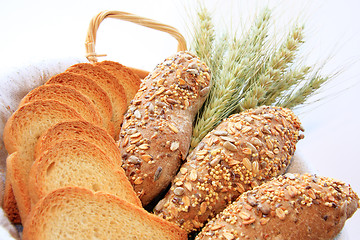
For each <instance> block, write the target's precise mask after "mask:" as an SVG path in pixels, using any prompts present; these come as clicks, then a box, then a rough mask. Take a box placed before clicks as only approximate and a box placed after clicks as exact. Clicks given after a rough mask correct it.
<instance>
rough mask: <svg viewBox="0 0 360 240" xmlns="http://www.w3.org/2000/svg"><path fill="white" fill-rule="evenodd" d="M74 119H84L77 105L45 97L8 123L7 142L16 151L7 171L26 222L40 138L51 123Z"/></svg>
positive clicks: (28, 106) (25, 106)
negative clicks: (29, 183) (29, 186)
mask: <svg viewBox="0 0 360 240" xmlns="http://www.w3.org/2000/svg"><path fill="white" fill-rule="evenodd" d="M70 119H73V120H84V119H83V118H82V117H81V116H80V114H78V113H77V112H76V111H75V110H74V109H73V108H71V107H69V106H67V105H65V104H63V103H60V102H59V101H55V100H41V101H34V102H30V103H28V104H25V105H23V106H21V107H20V108H19V109H17V110H16V111H15V113H14V114H13V115H12V116H11V117H10V118H9V119H8V121H7V123H6V125H5V128H4V134H3V140H4V144H5V147H6V150H7V151H8V153H9V154H14V157H13V158H12V160H11V161H9V162H10V163H11V164H10V166H11V167H9V168H7V174H9V177H10V178H11V181H10V182H11V185H12V188H13V192H14V195H15V199H16V202H17V205H18V209H19V212H20V216H21V220H22V222H24V219H25V218H26V216H27V214H28V212H29V211H30V208H31V204H30V198H29V194H28V189H27V177H28V173H29V171H30V168H31V164H32V163H33V161H34V148H35V145H36V142H37V140H38V137H39V136H40V135H41V134H42V133H43V132H44V131H46V130H47V129H48V128H49V127H50V126H51V125H53V124H56V123H58V122H61V121H65V120H70ZM15 156H16V157H15Z"/></svg>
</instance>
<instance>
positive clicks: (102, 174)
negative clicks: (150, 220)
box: [29, 139, 141, 207]
mask: <svg viewBox="0 0 360 240" xmlns="http://www.w3.org/2000/svg"><path fill="white" fill-rule="evenodd" d="M66 186H78V187H84V188H88V189H92V190H93V191H96V192H97V191H102V192H107V193H111V194H114V195H116V196H118V197H120V198H121V199H124V200H126V201H128V202H130V203H132V204H135V205H137V206H139V207H140V206H141V202H140V199H139V198H138V197H137V196H136V194H135V191H134V190H133V188H132V186H131V184H130V181H129V180H128V179H127V177H126V175H125V172H124V170H123V169H122V168H121V164H120V163H119V161H118V159H112V158H110V157H109V156H108V155H107V154H106V153H105V152H104V151H103V150H101V149H100V148H99V147H97V146H96V145H94V144H92V143H90V142H88V141H84V140H79V139H72V140H63V141H61V142H58V143H57V144H56V145H54V146H53V147H52V148H49V149H48V150H47V151H45V152H44V153H43V154H41V155H40V156H39V157H38V158H37V159H36V160H35V162H34V163H33V165H32V167H31V170H30V173H29V192H30V197H31V200H32V203H33V204H35V203H37V202H38V201H39V199H40V198H42V197H44V196H45V195H46V194H48V193H49V192H51V191H53V190H55V189H57V188H62V187H66Z"/></svg>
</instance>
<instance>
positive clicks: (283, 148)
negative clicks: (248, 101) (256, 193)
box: [154, 106, 302, 232]
mask: <svg viewBox="0 0 360 240" xmlns="http://www.w3.org/2000/svg"><path fill="white" fill-rule="evenodd" d="M300 129H301V126H300V122H299V120H298V118H297V117H296V116H295V115H294V114H293V112H292V111H290V110H288V109H283V108H279V107H266V106H263V107H259V108H257V109H252V110H248V111H245V112H242V113H240V114H234V115H232V116H231V117H229V118H227V119H225V120H223V121H222V123H220V124H219V125H218V126H217V127H216V128H215V129H214V130H213V131H211V132H210V133H209V134H207V135H206V136H205V137H204V139H203V140H202V141H201V142H200V143H199V145H198V146H197V147H196V148H195V149H194V150H193V151H192V152H191V153H190V154H189V156H188V157H187V161H186V162H185V163H184V164H183V165H182V166H181V168H180V171H179V173H178V174H177V176H176V177H175V178H174V181H173V183H172V186H171V188H170V190H169V192H168V193H167V194H166V196H165V197H164V199H162V200H161V201H160V202H159V203H158V204H157V206H156V207H155V209H154V212H155V213H156V214H157V215H159V216H162V217H163V218H165V219H167V220H169V221H171V222H175V223H177V224H178V225H180V226H181V227H182V228H184V229H185V230H187V231H188V232H191V231H195V230H198V229H199V228H200V227H202V226H203V224H204V223H205V222H207V221H208V220H209V219H210V218H212V217H213V216H215V215H216V214H217V213H219V212H220V211H222V210H223V209H224V208H225V207H226V206H227V205H228V204H229V203H230V202H232V201H233V200H235V199H236V198H237V197H238V196H239V195H240V194H241V193H243V192H245V191H247V190H249V189H252V188H253V187H255V186H258V185H260V184H262V183H263V182H266V181H268V180H270V179H271V178H272V177H275V176H278V175H280V174H283V173H284V172H285V170H286V168H287V166H288V165H289V163H290V160H291V158H292V156H293V154H294V151H295V148H296V146H295V144H296V143H297V142H298V140H299V139H300V138H302V135H300Z"/></svg>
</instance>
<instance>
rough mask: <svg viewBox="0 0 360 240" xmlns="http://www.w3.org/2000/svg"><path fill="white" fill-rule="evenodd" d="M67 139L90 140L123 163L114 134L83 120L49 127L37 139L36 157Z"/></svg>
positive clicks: (119, 162)
mask: <svg viewBox="0 0 360 240" xmlns="http://www.w3.org/2000/svg"><path fill="white" fill-rule="evenodd" d="M66 139H80V140H86V141H90V142H91V143H93V144H95V145H97V146H98V147H100V148H101V149H103V150H104V151H105V152H106V154H108V155H109V156H110V157H111V158H112V159H116V161H117V163H118V164H119V165H121V163H122V160H121V153H120V150H119V148H118V146H117V144H116V142H115V140H114V139H113V138H112V136H110V135H109V134H108V133H107V132H106V131H105V130H104V129H102V128H100V127H98V126H96V125H94V124H92V123H89V122H87V121H82V120H75V121H64V122H60V123H57V124H55V125H53V126H51V127H50V128H49V129H47V130H46V131H45V132H44V133H43V134H42V135H41V136H40V138H39V140H38V141H37V144H36V147H35V158H37V157H39V156H40V155H41V154H42V153H43V152H44V151H46V150H47V149H49V148H51V147H53V146H54V145H55V144H57V143H58V142H60V141H63V140H66Z"/></svg>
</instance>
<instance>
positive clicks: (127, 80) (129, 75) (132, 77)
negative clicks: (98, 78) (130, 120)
mask: <svg viewBox="0 0 360 240" xmlns="http://www.w3.org/2000/svg"><path fill="white" fill-rule="evenodd" d="M95 66H99V67H101V68H103V69H105V70H106V71H108V72H110V73H111V74H112V75H114V76H115V77H116V79H117V80H118V81H119V83H120V84H121V85H122V86H123V87H124V90H125V95H126V98H127V103H128V104H130V101H131V100H132V99H133V98H134V96H135V94H136V93H137V91H138V90H139V87H140V84H141V80H140V78H139V76H138V75H136V74H135V73H133V72H132V71H131V70H130V69H129V68H127V67H126V66H124V65H122V64H120V63H118V62H114V61H107V60H105V61H101V62H97V63H95Z"/></svg>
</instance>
